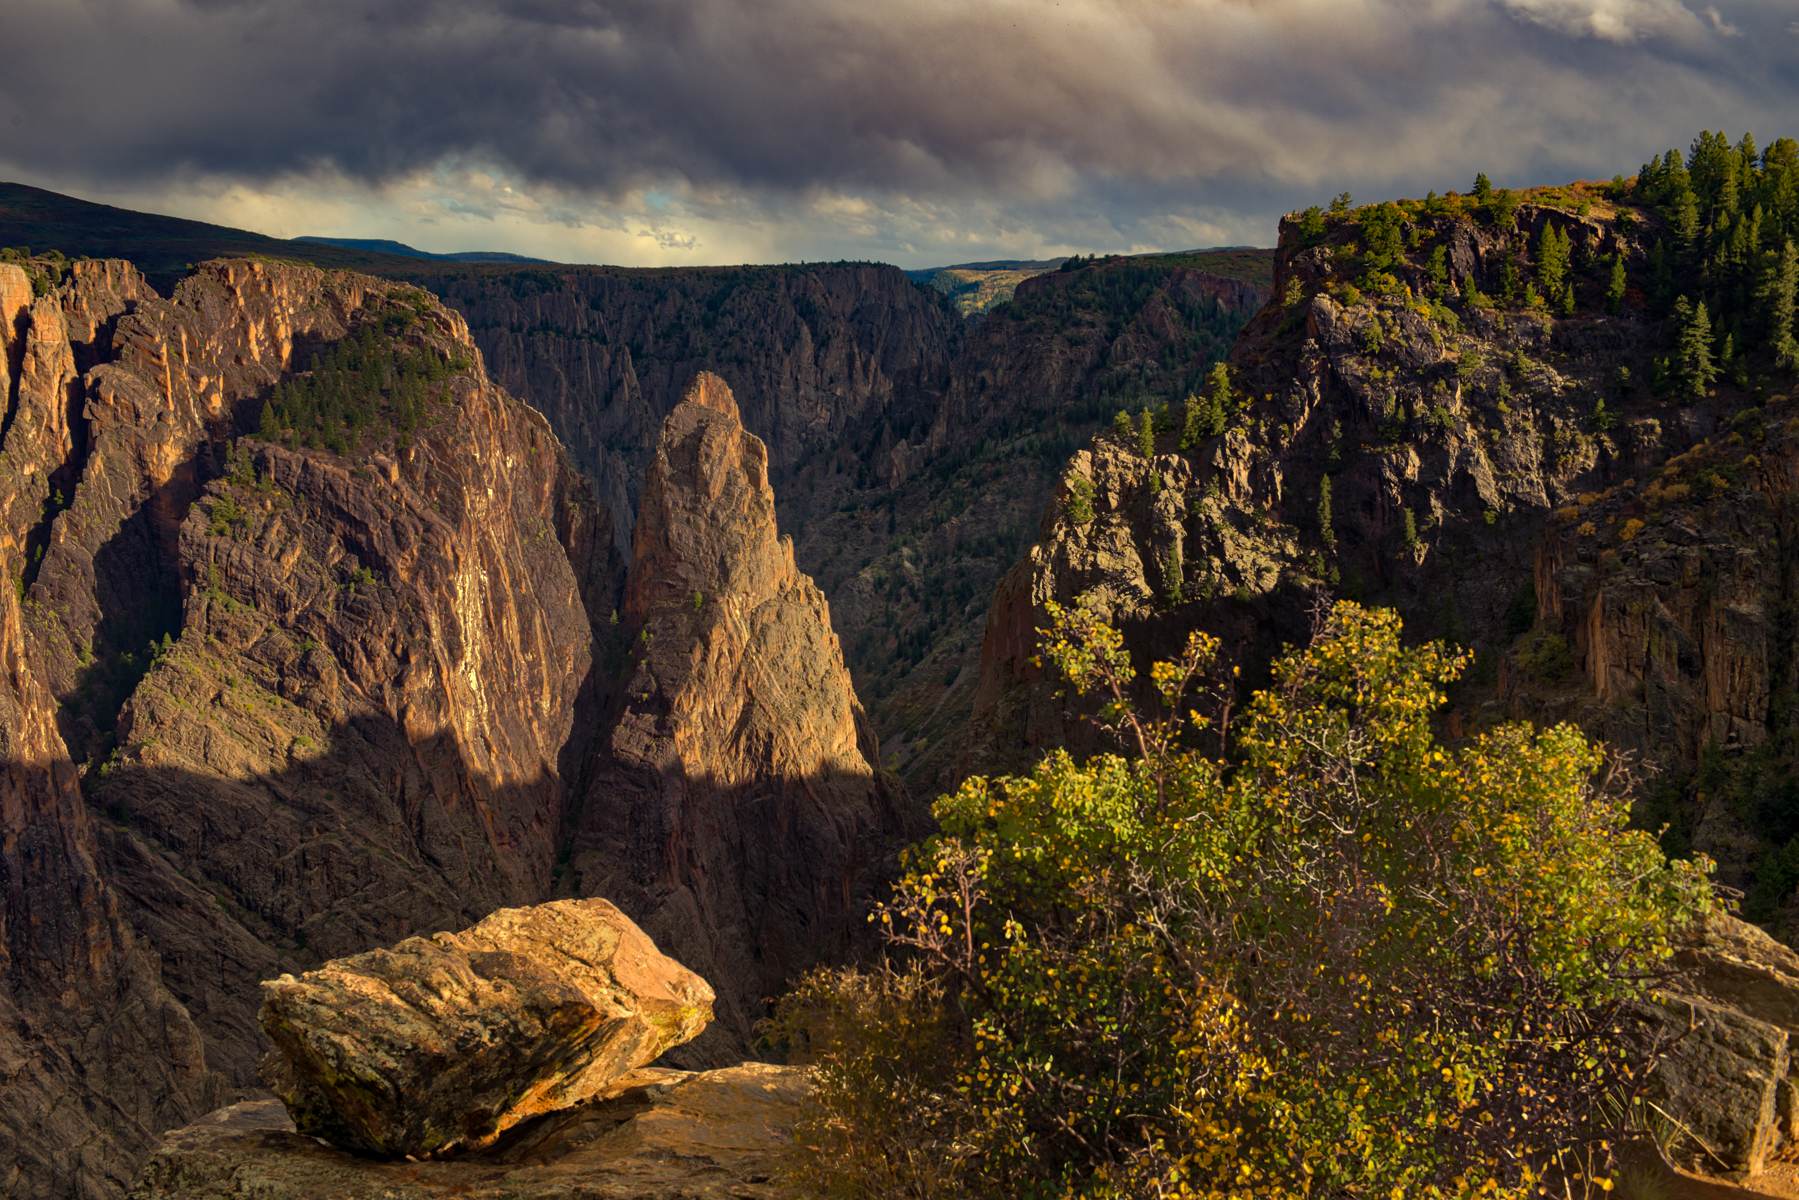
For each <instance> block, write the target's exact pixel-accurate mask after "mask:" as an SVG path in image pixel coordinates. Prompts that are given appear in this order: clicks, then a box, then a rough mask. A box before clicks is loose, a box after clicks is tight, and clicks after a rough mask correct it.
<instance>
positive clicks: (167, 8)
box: [0, 0, 1799, 249]
mask: <svg viewBox="0 0 1799 1200" xmlns="http://www.w3.org/2000/svg"><path fill="white" fill-rule="evenodd" d="M1790 20H1791V9H1790V7H1789V6H1788V3H1787V2H1786V0H1737V2H1735V3H1728V2H1721V3H1719V4H1718V5H1716V6H1707V7H1705V8H1699V7H1697V6H1695V5H1692V4H1687V3H1682V2H1681V0H1062V2H1060V3H1058V2H1056V0H985V2H982V3H967V2H957V0H884V2H882V3H875V4H871V3H866V2H865V0H686V2H677V0H387V2H383V0H361V2H357V3H351V2H349V0H69V2H68V3H59V4H43V3H40V2H38V0H0V21H3V22H4V25H5V27H6V29H7V30H8V41H9V43H11V44H12V45H14V46H16V47H29V51H28V52H26V53H13V54H10V55H9V63H8V70H7V71H6V72H5V73H4V74H0V130H5V131H6V132H7V137H6V138H5V139H3V140H0V165H3V166H4V167H7V168H11V169H13V170H14V171H15V172H25V173H29V174H31V175H32V176H34V177H35V178H38V179H50V180H66V181H68V182H69V183H70V184H77V183H83V182H85V183H88V184H91V185H99V186H104V187H107V188H111V189H113V190H115V191H117V190H119V189H129V188H131V187H134V186H137V187H161V188H166V187H168V186H170V185H171V183H172V181H180V180H182V179H184V178H186V179H195V180H202V179H205V180H220V179H223V180H235V181H242V182H245V183H247V184H250V185H271V184H274V183H277V182H279V181H283V180H287V181H292V180H296V179H300V180H304V179H321V178H341V179H343V180H347V181H349V182H350V183H352V184H354V185H364V186H380V185H383V184H389V183H392V182H393V181H396V180H404V179H418V178H423V177H427V176H429V175H430V174H431V173H433V172H437V173H439V174H442V173H443V172H444V171H445V170H450V171H451V172H452V173H453V172H454V171H455V170H456V169H459V168H466V167H477V168H482V169H490V168H491V169H493V170H495V171H497V172H498V173H500V174H501V175H503V176H505V177H507V178H508V179H511V180H513V181H515V182H516V183H517V185H518V186H519V187H520V188H522V189H526V190H533V189H535V190H536V191H538V192H540V193H541V194H542V195H543V196H545V197H552V198H554V202H553V203H550V204H549V207H550V208H556V207H557V206H558V205H560V211H562V212H563V213H564V214H565V218H564V219H566V220H567V221H569V222H571V223H581V222H583V221H584V220H585V218H584V217H583V215H582V214H583V213H590V212H593V211H595V205H596V204H597V205H599V206H601V207H604V206H605V205H609V204H611V205H618V204H636V205H641V204H642V203H643V199H642V198H643V196H644V195H645V193H666V194H669V195H673V196H676V197H678V198H679V200H680V203H681V204H682V205H683V206H684V211H686V212H688V213H702V214H711V215H713V216H717V215H718V214H721V213H728V212H730V211H733V210H736V211H740V212H742V211H743V209H744V205H746V204H747V206H748V210H750V211H749V213H748V214H747V215H744V216H743V217H742V219H745V220H779V219H784V218H782V216H781V214H782V213H784V212H787V211H789V210H791V209H792V208H793V207H794V206H795V205H801V206H803V205H805V204H808V203H815V202H817V200H818V198H819V197H821V196H823V197H826V198H827V199H828V198H830V197H850V198H860V199H861V200H863V201H865V202H866V203H867V204H869V205H872V209H871V211H872V213H873V215H872V216H868V214H863V215H864V217H866V218H867V219H866V220H863V225H864V226H866V225H868V223H869V222H870V221H872V222H873V223H874V224H875V225H876V226H881V227H882V228H883V229H884V230H885V232H883V233H881V235H880V237H881V238H885V239H887V240H888V241H889V242H891V241H892V240H893V239H898V240H899V241H902V242H903V241H904V240H905V238H906V236H907V235H906V234H905V232H904V229H905V228H906V227H908V225H909V223H913V222H920V221H927V220H928V219H929V214H932V213H935V214H937V215H938V216H939V217H942V216H943V215H944V214H946V213H949V214H953V213H956V212H966V213H969V214H972V217H973V219H975V220H976V221H977V223H978V222H983V221H984V222H988V223H990V224H993V225H994V227H995V228H996V229H997V228H1002V227H1006V226H1008V223H1010V225H1013V226H1017V225H1022V224H1029V225H1032V226H1033V227H1034V228H1040V229H1046V230H1047V229H1052V228H1056V227H1060V226H1065V227H1068V228H1070V229H1071V230H1073V229H1075V228H1077V227H1078V228H1079V229H1082V230H1085V231H1087V233H1088V234H1091V233H1092V232H1093V231H1094V230H1096V229H1098V230H1103V229H1105V228H1106V227H1108V226H1111V227H1113V228H1116V229H1119V230H1121V231H1122V230H1123V229H1124V228H1125V227H1128V226H1131V225H1133V224H1139V225H1143V224H1144V223H1147V224H1148V225H1150V226H1156V225H1157V223H1158V222H1159V223H1160V224H1159V226H1157V227H1159V228H1162V229H1164V230H1167V229H1170V228H1173V229H1178V228H1180V227H1181V224H1182V222H1186V223H1187V224H1188V225H1189V226H1191V227H1193V228H1195V229H1198V228H1201V227H1214V228H1220V227H1223V226H1226V225H1229V223H1230V221H1231V220H1233V219H1239V220H1240V219H1242V218H1245V217H1249V216H1253V217H1254V219H1255V220H1258V221H1263V222H1266V221H1267V217H1268V215H1269V214H1272V213H1274V212H1278V211H1282V210H1284V209H1285V208H1286V207H1288V206H1290V205H1291V204H1293V203H1296V202H1297V200H1298V199H1301V198H1304V197H1306V196H1309V195H1312V194H1313V193H1319V192H1334V191H1336V190H1339V189H1340V188H1341V187H1352V188H1354V189H1355V190H1356V191H1357V192H1358V194H1362V193H1367V194H1369V195H1374V194H1385V193H1390V192H1394V191H1401V190H1405V189H1407V188H1410V187H1413V186H1418V187H1419V189H1420V190H1421V188H1422V186H1424V185H1427V184H1428V185H1430V186H1437V187H1439V188H1442V187H1447V186H1465V184H1466V178H1465V177H1467V178H1471V177H1472V174H1473V172H1474V171H1475V170H1480V169H1484V170H1486V171H1488V173H1489V174H1492V175H1494V177H1495V178H1496V179H1498V178H1501V177H1506V178H1507V179H1509V181H1510V182H1514V183H1523V182H1529V181H1532V180H1535V179H1540V178H1541V179H1547V178H1556V177H1558V173H1559V174H1560V176H1561V177H1566V176H1568V175H1570V174H1593V173H1600V174H1607V175H1609V174H1610V173H1611V172H1612V171H1613V170H1619V169H1623V170H1626V171H1628V170H1629V169H1631V167H1633V166H1634V164H1635V163H1636V162H1640V161H1641V160H1642V158H1644V157H1646V156H1647V155H1648V154H1649V153H1652V152H1654V151H1655V150H1656V149H1657V148H1665V146H1666V145H1669V144H1676V143H1678V144H1684V143H1685V141H1686V140H1687V139H1688V138H1690V137H1691V136H1692V135H1693V134H1694V133H1695V132H1697V131H1698V129H1699V128H1701V127H1715V126H1717V125H1719V124H1722V125H1724V126H1725V127H1726V128H1728V129H1730V130H1731V131H1732V132H1733V135H1734V133H1737V132H1740V131H1741V129H1742V128H1752V127H1753V128H1756V131H1757V133H1758V134H1762V135H1766V136H1771V135H1773V134H1775V133H1787V132H1795V131H1792V130H1788V129H1783V128H1775V127H1774V126H1773V125H1772V124H1771V122H1774V121H1777V120H1779V119H1781V118H1784V117H1787V116H1790V115H1791V114H1793V113H1794V112H1795V111H1799V106H1795V104H1794V100H1795V98H1796V90H1799V89H1796V87H1795V82H1794V81H1795V75H1796V72H1795V71H1794V67H1795V65H1796V64H1795V57H1796V55H1795V47H1794V42H1793V40H1792V39H1790V38H1786V37H1774V36H1758V35H1762V34H1767V35H1773V34H1776V33H1780V32H1783V31H1785V30H1786V29H1787V28H1788V22H1789V21H1790ZM1739 32H1740V33H1742V34H1744V35H1746V36H1741V37H1733V36H1728V35H1731V34H1736V33H1739ZM456 202H457V203H461V202H462V200H457V201H456ZM918 206H924V207H922V208H920V207H918ZM756 214H760V215H756ZM883 223H884V224H883ZM851 226H853V222H852V223H851V225H850V226H845V228H850V227H851ZM1265 227H1266V228H1268V229H1269V231H1270V232H1271V231H1272V226H1271V223H1270V224H1267V225H1266V226H1265ZM1121 236H1128V235H1125V234H1122V233H1121ZM691 237H692V235H691V234H689V233H686V232H683V231H682V230H681V229H679V228H674V227H670V228H660V229H657V230H655V231H653V232H652V234H651V238H652V240H655V241H656V242H657V243H658V244H659V245H662V246H665V247H667V248H670V249H680V248H682V247H684V246H685V247H687V248H691V246H692V242H691V240H690V239H691ZM1077 244H1078V243H1077Z"/></svg>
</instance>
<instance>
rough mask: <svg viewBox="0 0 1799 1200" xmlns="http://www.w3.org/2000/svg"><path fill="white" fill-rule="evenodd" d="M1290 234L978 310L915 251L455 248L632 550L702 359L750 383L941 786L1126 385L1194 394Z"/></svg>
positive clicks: (470, 297)
mask: <svg viewBox="0 0 1799 1200" xmlns="http://www.w3.org/2000/svg"><path fill="white" fill-rule="evenodd" d="M1268 263H1269V256H1268V252H1266V251H1245V252H1221V253H1212V254H1196V255H1175V256H1149V257H1145V258H1142V259H1118V258H1114V259H1108V260H1104V261H1100V262H1096V263H1089V264H1085V265H1083V266H1082V267H1081V268H1080V269H1077V270H1068V271H1058V272H1052V273H1050V274H1047V275H1043V276H1039V277H1036V278H1033V279H1030V280H1027V281H1026V284H1025V286H1024V287H1022V288H1021V289H1020V291H1019V294H1018V296H1017V298H1016V299H1015V301H1014V302H1011V303H1007V304H1001V305H997V306H995V307H994V308H993V310H992V311H991V312H989V313H987V314H986V315H984V316H982V317H981V318H979V319H978V320H975V321H970V322H965V321H963V320H962V319H961V318H959V317H958V316H956V314H955V312H954V310H953V308H951V307H950V306H948V305H947V304H945V303H944V302H943V300H942V298H941V297H940V296H939V295H938V294H937V293H935V292H933V291H931V290H930V289H927V288H922V287H917V286H915V285H913V284H912V283H910V282H909V281H908V280H907V279H906V277H905V276H904V274H903V273H902V272H900V271H899V270H898V269H897V268H893V267H882V266H873V265H870V264H858V263H824V264H804V265H800V266H786V267H743V268H703V269H668V270H625V269H616V268H595V267H561V266H558V267H553V268H533V269H518V268H488V267H482V268H469V269H466V270H451V271H446V270H443V269H438V268H433V269H432V270H431V271H430V272H428V273H424V274H420V275H418V276H416V278H417V279H418V280H419V281H420V282H423V283H426V284H427V285H428V286H430V287H433V288H435V289H438V290H440V291H441V292H442V294H443V296H444V298H445V302H446V303H448V304H450V305H452V306H454V307H456V308H458V310H459V311H461V312H463V313H464V314H465V315H466V316H467V318H468V320H469V323H470V327H471V332H472V336H473V337H474V339H475V341H476V343H477V345H479V346H480V348H481V349H482V351H483V353H484V355H485V358H486V360H487V362H488V363H489V364H490V366H491V368H492V369H493V371H494V372H495V376H496V378H497V379H498V380H499V381H500V382H501V383H502V384H503V385H504V386H505V387H507V388H508V389H509V390H510V391H511V392H513V393H514V394H516V395H518V396H521V397H523V398H525V399H527V400H528V401H530V402H531V403H532V404H534V405H536V406H537V407H538V408H540V409H541V410H542V411H543V412H544V413H545V414H546V415H547V416H549V418H550V420H551V423H552V425H553V427H554V428H555V429H556V431H557V433H558V435H559V436H560V437H561V438H562V439H563V440H564V441H565V442H566V443H567V444H568V446H569V448H570V452H571V454H573V455H574V457H575V458H576V460H577V461H578V462H579V463H580V464H582V465H583V466H584V467H585V468H587V469H589V470H591V471H593V472H594V473H595V475H596V478H598V479H599V481H600V489H601V492H602V494H603V495H605V496H607V497H608V498H609V499H610V502H611V504H612V507H613V511H614V513H615V516H616V518H617V520H618V525H619V539H620V546H621V548H626V547H628V544H629V543H628V538H629V514H630V513H631V512H632V511H634V507H635V500H636V497H637V495H638V492H639V489H641V487H642V486H643V479H644V474H645V472H646V471H647V469H648V466H649V463H650V460H651V459H652V458H653V455H654V450H655V446H656V443H657V438H658V437H659V436H660V423H661V421H662V420H663V419H664V417H665V416H666V415H667V414H668V413H669V412H670V411H672V409H673V408H674V406H675V405H676V403H677V402H678V401H679V398H680V389H681V387H682V386H683V385H684V383H685V382H686V380H687V379H688V378H690V377H691V375H692V373H693V372H694V371H695V370H698V369H705V370H709V371H712V372H714V373H715V374H717V375H718V376H719V377H720V378H721V379H722V380H723V381H724V382H725V383H726V384H727V385H728V386H730V387H731V388H733V389H734V390H735V393H736V394H737V396H738V397H739V399H740V402H741V404H742V408H743V420H744V424H745V427H746V428H747V429H748V430H749V431H750V432H751V433H753V434H755V435H757V436H758V437H759V438H761V439H762V440H763V442H764V444H765V445H766V446H767V448H768V456H769V473H770V478H771V481H772V483H773V485H774V487H775V491H776V493H777V505H778V511H779V516H780V521H781V526H782V528H783V529H784V530H785V531H786V532H788V533H789V534H790V535H791V536H792V538H793V541H794V555H795V560H796V562H797V564H798V566H799V567H800V569H801V570H803V571H805V572H806V573H807V574H809V575H811V576H812V577H813V578H815V579H816V580H817V581H818V586H819V587H820V589H821V590H822V591H823V592H824V594H825V597H826V599H827V600H828V601H829V602H830V604H831V608H832V613H833V619H834V621H835V622H836V626H837V630H838V632H839V634H840V635H841V637H842V639H843V645H844V652H845V657H846V659H847V660H848V664H849V668H850V671H851V673H852V675H853V676H854V678H855V680H856V686H857V691H858V694H859V695H860V696H861V697H862V699H863V701H864V702H865V703H866V704H868V706H869V715H870V718H871V721H872V723H873V725H874V727H875V729H876V731H877V733H878V736H879V738H880V740H881V742H882V750H881V753H880V755H879V759H880V761H882V762H884V763H890V764H892V765H893V766H894V767H895V769H896V770H897V771H898V772H899V773H900V774H901V775H902V777H903V778H904V779H905V780H906V782H907V785H908V787H909V788H910V789H911V790H912V791H913V792H914V793H916V794H919V795H929V794H932V793H933V792H935V791H937V790H940V789H941V788H943V787H945V786H949V785H950V784H952V783H953V780H954V775H955V767H956V763H957V762H958V759H959V755H960V749H959V748H960V746H961V740H962V737H963V734H964V731H965V729H966V727H967V724H968V716H969V713H970V702H971V699H972V696H973V692H974V687H975V683H976V680H977V677H978V663H979V646H980V636H981V626H982V622H983V620H984V619H985V615H986V610H987V600H988V597H989V596H991V594H992V591H993V587H994V585H995V584H996V583H997V582H998V581H999V579H1000V577H1001V575H1003V574H1004V572H1005V571H1006V569H1007V568H1008V567H1009V566H1011V565H1012V564H1013V563H1014V562H1015V561H1016V560H1017V559H1018V558H1019V557H1020V556H1021V555H1022V554H1023V553H1024V552H1025V550H1026V549H1027V548H1028V547H1029V545H1030V543H1031V541H1032V539H1033V537H1034V536H1035V532H1036V526H1037V517H1038V515H1039V513H1041V511H1042V510H1043V507H1044V504H1045V503H1046V502H1047V501H1048V499H1049V498H1050V496H1051V494H1052V493H1053V491H1054V487H1055V483H1056V473H1057V471H1058V470H1059V469H1060V468H1061V466H1062V464H1063V463H1064V462H1065V461H1066V460H1067V458H1068V455H1069V454H1070V453H1072V452H1073V451H1074V450H1075V449H1076V448H1078V446H1079V445H1081V444H1082V443H1084V442H1085V440H1086V439H1087V437H1088V436H1089V435H1090V434H1091V433H1092V432H1093V431H1094V430H1095V429H1096V428H1098V427H1099V426H1100V425H1101V424H1102V423H1103V422H1105V421H1108V420H1110V419H1111V417H1112V416H1113V414H1114V413H1115V412H1117V411H1118V410H1119V409H1120V408H1131V409H1133V410H1135V409H1137V408H1140V407H1141V406H1142V405H1143V404H1144V403H1148V402H1152V401H1153V402H1155V403H1162V402H1166V401H1169V400H1174V401H1179V400H1180V399H1181V398H1183V397H1184V396H1186V395H1187V394H1188V392H1189V391H1191V390H1193V389H1194V388H1197V387H1199V386H1200V385H1201V383H1202V382H1203V380H1204V377H1205V374H1206V371H1207V370H1208V369H1209V367H1210V364H1211V363H1212V362H1213V361H1215V360H1217V359H1221V358H1222V357H1223V356H1224V355H1225V353H1226V352H1227V351H1228V349H1229V347H1230V344H1231V342H1232V340H1233V339H1234V338H1235V336H1236V332H1237V330H1238V329H1239V328H1240V327H1241V326H1242V325H1243V324H1244V323H1245V322H1246V321H1248V320H1249V318H1250V317H1251V316H1253V315H1254V314H1255V312H1257V311H1258V310H1259V309H1260V308H1261V306H1262V305H1263V304H1264V303H1265V302H1266V301H1267V299H1268V295H1269V292H1268V283H1267V271H1268Z"/></svg>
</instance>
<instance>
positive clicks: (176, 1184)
mask: <svg viewBox="0 0 1799 1200" xmlns="http://www.w3.org/2000/svg"><path fill="white" fill-rule="evenodd" d="M810 1088H811V1083H810V1077H809V1075H808V1073H807V1072H806V1071H805V1070H804V1069H803V1068H799V1067H776V1066H767V1065H764V1064H761V1063H744V1064H743V1065H741V1066H735V1067H726V1068H722V1069H720V1070H716V1071H706V1072H702V1073H699V1074H690V1073H688V1072H684V1071H670V1070H656V1069H650V1070H643V1071H634V1072H632V1073H631V1074H629V1075H626V1076H623V1077H622V1078H620V1079H618V1080H616V1081H615V1082H614V1084H613V1086H612V1087H611V1088H609V1089H607V1092H606V1094H604V1095H601V1096H597V1097H595V1098H594V1100H593V1101H592V1102H591V1103H588V1104H584V1105H582V1106H581V1107H579V1108H574V1109H569V1110H567V1111H565V1112H562V1113H557V1114H553V1115H551V1116H548V1117H544V1118H540V1119H539V1120H537V1121H534V1122H531V1123H528V1124H525V1125H521V1126H518V1127H517V1128H515V1129H514V1130H513V1131H512V1132H511V1134H510V1135H509V1136H508V1137H507V1138H505V1139H503V1140H502V1141H501V1142H500V1143H499V1144H497V1145H495V1146H494V1147H492V1148H491V1149H488V1150H483V1151H477V1152H474V1153H470V1154H464V1155H459V1156H457V1157H456V1158H453V1159H449V1160H446V1161H425V1162H381V1161H376V1160H371V1159H367V1158H358V1157H356V1156H355V1155H352V1154H349V1153H347V1152H345V1151H342V1150H337V1149H333V1148H332V1147H329V1146H323V1145H320V1144H319V1143H318V1142H317V1141H316V1140H314V1139H313V1138H309V1137H305V1136H303V1135H301V1134H298V1133H295V1132H294V1130H293V1123H292V1122H291V1121H289V1120H288V1118H287V1114H286V1113H285V1112H284V1111H282V1108H281V1104H280V1102H279V1101H275V1100H263V1101H253V1102H250V1103H244V1104H237V1105H233V1106H231V1107H229V1108H224V1109H221V1110H219V1111H217V1112H214V1113H211V1114H209V1115H208V1116H206V1117H203V1118H202V1119H200V1120H198V1121H195V1122H194V1123H193V1124H191V1125H189V1126H187V1127H185V1128H183V1129H178V1130H175V1131H174V1132H172V1133H170V1135H169V1136H168V1138H167V1139H166V1140H165V1141H164V1143H163V1145H162V1147H161V1149H159V1150H158V1151H157V1153H156V1156H155V1157H154V1158H152V1159H151V1160H150V1161H149V1162H148V1163H146V1164H145V1165H144V1169H143V1174H142V1175H141V1176H140V1177H139V1179H138V1183H137V1187H136V1189H135V1190H133V1191H132V1193H131V1200H317V1198H318V1197H324V1196H329V1197H331V1198H332V1200H426V1198H427V1197H431V1198H435V1197H439V1196H461V1197H466V1198H467V1200H568V1198H569V1197H581V1198H582V1200H639V1198H640V1197H644V1196H656V1197H662V1198H665V1200H788V1198H789V1197H793V1196H795V1195H796V1193H795V1192H794V1191H793V1190H792V1189H790V1188H787V1187H783V1186H781V1185H780V1184H779V1183H777V1182H775V1173H776V1170H777V1168H778V1167H779V1165H780V1161H781V1157H782V1155H783V1154H785V1153H786V1152H787V1151H788V1149H789V1148H790V1147H791V1145H792V1142H793V1134H792V1129H793V1124H794V1121H795V1120H796V1119H797V1118H798V1117H799V1115H800V1110H801V1106H802V1104H803V1103H804V1102H805V1097H806V1094H807V1092H808V1091H809V1090H810Z"/></svg>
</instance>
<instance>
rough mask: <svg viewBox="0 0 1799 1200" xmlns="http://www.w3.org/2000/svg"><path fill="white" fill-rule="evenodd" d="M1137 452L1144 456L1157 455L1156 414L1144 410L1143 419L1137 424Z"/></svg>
mask: <svg viewBox="0 0 1799 1200" xmlns="http://www.w3.org/2000/svg"><path fill="white" fill-rule="evenodd" d="M1137 453H1139V454H1141V455H1142V456H1143V457H1144V458H1154V457H1155V456H1156V415H1155V414H1154V413H1152V412H1150V411H1149V409H1147V408H1146V409H1144V410H1143V419H1142V421H1140V422H1139V423H1138V425H1137Z"/></svg>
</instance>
